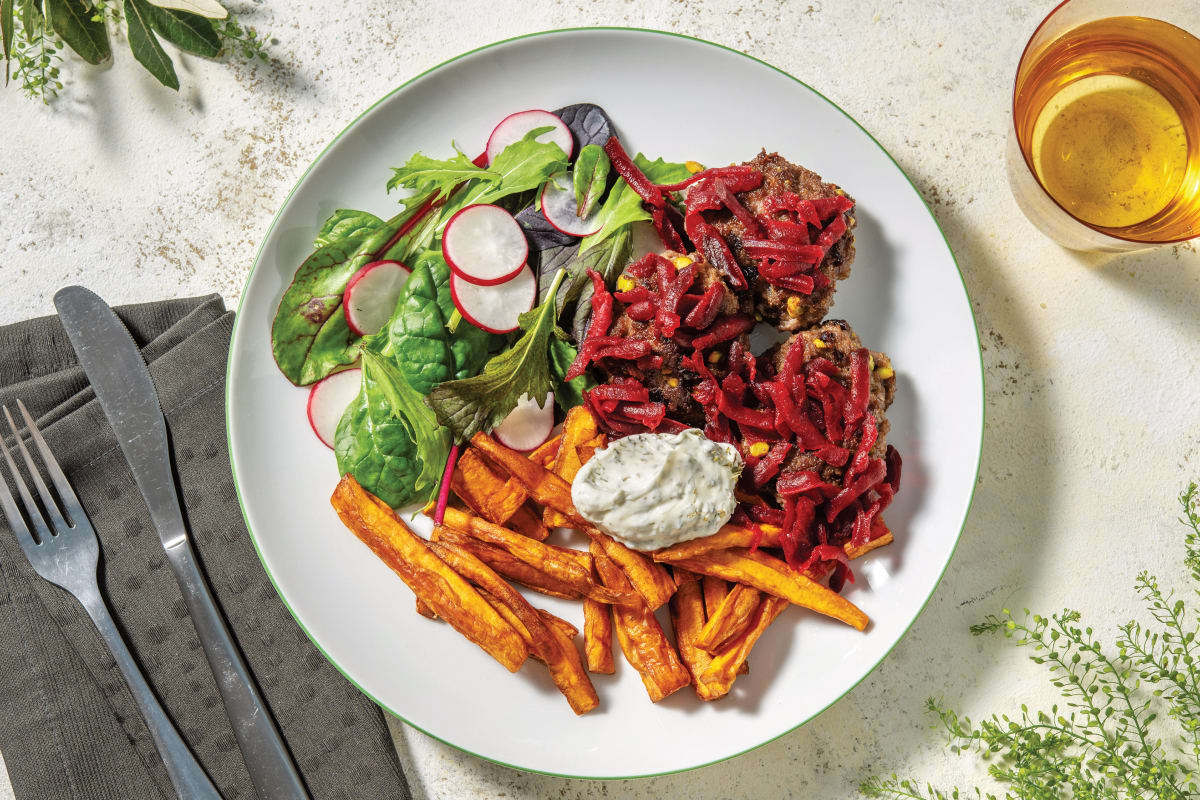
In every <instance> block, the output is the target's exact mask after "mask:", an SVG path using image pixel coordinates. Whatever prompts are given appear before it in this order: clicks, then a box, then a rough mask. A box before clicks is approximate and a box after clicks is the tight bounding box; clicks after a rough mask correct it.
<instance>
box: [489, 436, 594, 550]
mask: <svg viewBox="0 0 1200 800" xmlns="http://www.w3.org/2000/svg"><path fill="white" fill-rule="evenodd" d="M471 446H472V447H474V448H476V449H477V450H479V451H480V452H481V453H483V455H485V456H487V457H488V458H489V459H490V460H491V461H492V462H493V463H494V464H496V465H497V466H500V467H503V468H504V469H506V470H508V473H509V474H510V475H512V476H513V477H514V478H516V479H517V480H518V481H520V482H521V485H522V486H524V487H525V490H526V491H527V492H529V496H530V497H532V498H533V499H534V500H536V501H537V502H538V503H540V504H542V505H543V506H548V507H550V508H553V509H554V510H555V511H558V512H560V513H561V514H562V515H563V516H564V517H566V518H567V520H568V522H569V524H570V525H571V527H574V528H578V529H579V530H584V529H586V528H587V527H588V526H589V523H588V521H587V520H586V519H584V518H583V517H582V516H581V515H580V514H579V512H578V511H577V510H576V509H575V504H574V503H573V502H572V501H571V485H570V484H569V483H567V482H566V481H564V480H563V479H562V478H560V477H558V476H557V475H555V474H554V473H553V472H551V471H550V470H548V469H546V468H545V467H543V466H542V465H541V464H538V463H536V462H534V461H531V460H530V459H528V458H526V457H525V456H523V455H522V454H521V453H518V452H517V451H516V450H510V449H508V448H507V447H505V446H504V445H502V444H500V443H499V442H497V441H496V440H495V439H493V438H492V437H491V436H488V435H487V434H486V433H483V432H482V431H480V432H479V433H477V434H475V435H474V436H473V437H471Z"/></svg>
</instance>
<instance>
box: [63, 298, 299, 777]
mask: <svg viewBox="0 0 1200 800" xmlns="http://www.w3.org/2000/svg"><path fill="white" fill-rule="evenodd" d="M54 307H55V308H57V309H58V316H59V318H60V319H61V320H62V324H63V327H64V328H65V329H66V332H67V337H68V338H69V339H70V340H71V346H72V347H74V348H75V354H76V355H77V356H78V357H79V364H80V366H82V367H83V371H84V373H85V374H86V375H87V377H88V380H89V381H90V382H91V384H92V389H93V390H94V391H95V392H96V399H97V400H99V402H100V408H102V409H103V410H104V415H105V416H106V417H108V422H109V424H110V425H111V426H112V429H113V432H114V433H116V435H117V441H118V442H120V444H121V450H122V452H124V454H125V460H126V461H127V462H129V469H130V470H131V471H132V472H133V477H134V480H136V481H137V485H138V489H140V490H141V492H142V497H143V498H145V500H146V505H147V506H148V507H149V508H150V517H151V519H153V520H154V527H155V528H156V529H157V530H158V536H159V538H160V539H161V540H162V545H163V549H164V550H165V551H166V555H167V563H168V564H170V565H171V570H172V571H173V572H174V573H175V579H176V580H177V581H179V588H180V590H181V591H182V592H183V599H184V601H185V603H186V604H187V609H188V613H189V614H191V616H192V622H193V623H194V624H195V626H196V633H197V634H199V636H200V643H201V644H202V645H204V654H205V655H206V656H207V657H208V664H209V666H210V667H212V671H213V675H214V676H215V677H216V679H217V688H218V689H220V691H221V699H222V700H223V701H224V703H225V713H226V714H227V715H228V717H229V722H230V724H231V725H232V726H233V733H234V736H235V737H237V743H238V747H240V748H241V751H242V755H243V757H244V758H245V761H246V769H247V770H248V771H249V773H250V780H251V781H252V782H253V783H254V791H255V793H256V794H257V795H258V797H259V798H260V800H276V799H277V798H281V799H282V798H288V799H289V800H290V798H307V797H308V794H307V792H306V791H305V789H304V784H303V782H302V781H301V780H300V774H299V772H298V771H297V770H296V765H295V764H294V763H293V761H292V758H291V756H290V755H289V754H288V750H287V746H286V745H284V743H283V737H282V736H280V734H279V729H278V728H277V727H276V726H275V722H274V720H272V719H271V716H270V714H269V713H268V712H267V708H266V705H265V704H264V703H263V699H262V696H261V695H260V694H259V691H258V687H256V686H255V685H254V681H253V679H252V678H251V677H250V670H249V669H247V667H246V662H245V661H243V660H242V656H241V653H239V652H238V649H237V646H236V645H235V644H234V643H233V638H232V637H231V636H230V635H229V629H228V628H227V627H226V625H225V620H224V619H222V618H221V612H220V611H218V610H217V606H216V603H214V602H213V597H212V592H211V591H210V590H209V588H208V582H207V581H206V580H205V578H204V574H203V573H202V572H201V571H200V567H199V564H198V563H197V561H196V556H195V553H194V552H193V551H192V545H191V542H190V540H189V536H188V531H187V527H186V526H185V525H184V522H183V512H182V511H181V510H180V507H179V498H178V496H177V495H176V493H175V478H174V475H173V473H172V470H171V453H170V449H169V447H168V444H167V424H166V420H165V419H164V417H163V413H162V409H161V407H160V406H159V403H158V392H156V391H155V389H154V383H153V381H152V380H151V379H150V371H149V370H148V369H147V368H146V362H145V361H144V360H143V359H142V353H141V351H140V350H139V349H138V346H137V344H136V343H135V342H134V341H133V338H132V337H131V336H130V335H129V331H127V330H126V329H125V325H124V324H123V323H122V322H121V320H120V319H118V318H117V315H116V314H114V313H113V310H112V309H111V308H109V307H108V304H107V303H105V302H104V301H103V300H101V299H100V298H99V297H97V296H96V295H95V294H93V293H92V292H91V291H89V290H88V289H85V288H83V287H82V286H68V287H67V288H65V289H61V290H60V291H59V292H58V293H57V294H55V295H54ZM185 800H186V798H185Z"/></svg>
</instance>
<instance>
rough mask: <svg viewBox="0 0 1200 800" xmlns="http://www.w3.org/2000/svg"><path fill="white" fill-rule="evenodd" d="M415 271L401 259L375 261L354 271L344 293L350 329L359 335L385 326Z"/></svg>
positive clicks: (374, 331) (370, 332)
mask: <svg viewBox="0 0 1200 800" xmlns="http://www.w3.org/2000/svg"><path fill="white" fill-rule="evenodd" d="M411 274H412V270H410V269H409V268H408V267H406V266H404V265H403V264H401V263H400V262H399V261H372V262H371V263H370V264H367V265H366V266H364V267H363V268H362V269H360V270H359V271H358V272H356V273H354V275H353V276H351V278H350V282H349V283H347V284H346V291H345V292H344V293H343V294H342V305H343V306H345V308H346V324H347V325H349V326H350V330H352V331H354V332H355V333H357V334H358V335H359V336H369V335H370V334H373V333H379V332H380V331H381V330H383V326H384V325H386V324H387V321H388V320H389V319H391V318H392V312H393V311H395V310H396V301H397V300H399V299H400V292H401V290H403V289H404V282H405V281H407V280H408V276H409V275H411Z"/></svg>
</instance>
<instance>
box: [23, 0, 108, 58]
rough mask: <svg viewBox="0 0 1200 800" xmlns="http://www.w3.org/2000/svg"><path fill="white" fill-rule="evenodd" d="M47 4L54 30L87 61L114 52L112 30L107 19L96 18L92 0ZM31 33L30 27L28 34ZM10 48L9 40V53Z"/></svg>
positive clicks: (53, 0) (51, 0)
mask: <svg viewBox="0 0 1200 800" xmlns="http://www.w3.org/2000/svg"><path fill="white" fill-rule="evenodd" d="M45 8H46V18H47V19H48V20H49V22H50V28H51V30H53V31H54V32H55V33H57V34H58V35H59V36H61V37H62V40H63V41H64V42H66V43H67V45H69V46H70V48H71V49H72V50H74V51H75V52H76V53H78V54H79V57H80V58H82V59H83V60H84V61H86V62H88V63H89V64H99V63H100V62H102V61H105V60H107V59H108V58H109V57H110V56H111V55H112V49H111V48H110V47H109V44H108V30H107V29H106V28H105V27H104V22H103V21H101V20H96V19H93V18H92V17H94V16H95V11H93V10H92V8H91V3H84V2H83V0H46V6H45ZM8 15H9V16H10V17H11V15H12V6H11V4H10V5H9V6H8ZM10 23H11V19H10ZM28 35H29V33H28V31H27V32H26V36H28ZM7 36H8V37H9V39H11V36H12V34H11V33H8V34H7ZM8 49H9V45H8V41H7V40H6V42H5V46H4V52H5V55H6V56H7V54H8Z"/></svg>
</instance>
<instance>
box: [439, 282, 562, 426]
mask: <svg viewBox="0 0 1200 800" xmlns="http://www.w3.org/2000/svg"><path fill="white" fill-rule="evenodd" d="M565 275H566V272H565V271H562V272H560V273H559V275H558V277H557V278H556V279H555V281H554V283H553V284H551V287H550V291H549V293H548V294H547V297H546V299H545V300H543V301H542V304H541V305H540V306H538V307H537V308H535V309H533V310H532V311H528V312H526V313H525V314H522V315H521V327H522V328H523V329H524V331H525V333H524V334H522V336H521V338H519V339H517V341H516V342H515V343H514V344H513V346H512V347H510V348H509V349H508V350H505V351H504V352H502V353H500V354H499V355H496V356H493V357H492V358H491V359H490V360H489V361H488V362H487V365H486V366H484V368H483V372H481V373H480V374H478V375H476V376H475V377H472V378H465V379H463V380H456V381H449V382H447V383H442V384H438V385H437V386H435V387H434V388H433V391H431V392H430V393H429V401H428V402H429V405H430V406H431V407H432V408H433V411H434V413H435V414H436V415H437V418H438V421H439V422H441V423H442V424H443V425H445V426H446V427H448V428H449V429H450V430H451V431H452V432H453V434H454V441H456V442H458V443H462V442H465V441H467V440H468V439H470V438H471V437H472V436H474V435H475V434H476V433H477V432H479V431H481V430H489V431H490V430H492V429H493V428H495V427H496V426H497V425H499V424H500V423H501V422H502V421H503V420H504V418H505V417H506V416H508V413H509V412H510V411H512V410H513V409H514V408H516V407H517V402H518V401H519V400H520V399H521V397H522V396H523V395H529V396H530V397H534V398H539V400H538V402H539V403H541V402H543V401H544V399H545V397H546V393H547V392H549V391H550V390H551V389H552V388H553V385H552V384H551V382H550V358H549V346H550V339H551V335H552V333H553V332H554V329H555V328H557V325H556V324H555V317H556V314H555V312H554V301H553V298H554V295H555V293H556V292H557V291H558V286H559V283H560V282H561V281H562V279H563V277H564V276H565Z"/></svg>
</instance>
